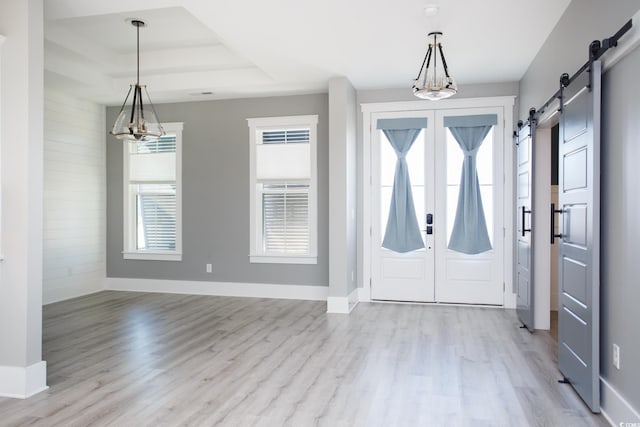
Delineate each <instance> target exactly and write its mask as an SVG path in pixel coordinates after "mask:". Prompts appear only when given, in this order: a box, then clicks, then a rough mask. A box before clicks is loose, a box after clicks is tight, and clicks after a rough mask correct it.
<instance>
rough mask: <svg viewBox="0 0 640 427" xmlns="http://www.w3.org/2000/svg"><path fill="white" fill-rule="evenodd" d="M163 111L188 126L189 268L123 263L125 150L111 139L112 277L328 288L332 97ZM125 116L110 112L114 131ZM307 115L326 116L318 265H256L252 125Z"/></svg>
mask: <svg viewBox="0 0 640 427" xmlns="http://www.w3.org/2000/svg"><path fill="white" fill-rule="evenodd" d="M156 110H157V112H158V115H159V117H160V119H161V120H162V121H164V122H184V130H183V138H182V139H183V173H182V179H183V181H182V189H183V202H182V215H183V228H182V231H183V234H182V245H183V256H182V261H180V262H175V261H139V260H124V259H122V254H121V251H122V247H123V246H122V143H121V142H120V141H119V140H116V139H115V138H113V137H109V138H108V141H107V277H127V278H149V279H173V280H194V281H213V282H238V283H274V284H294V285H313V286H327V285H328V283H329V265H328V227H329V225H328V217H329V214H328V118H327V115H328V99H327V95H326V94H320V95H304V96H290V97H276V98H255V99H237V100H224V101H202V102H189V103H176V104H160V105H156ZM117 112H118V108H115V107H110V108H108V109H107V127H109V126H110V125H111V124H113V122H114V120H115V116H116V114H117ZM306 114H317V115H318V263H317V265H290V264H251V263H249V257H248V255H249V127H248V126H247V120H246V119H247V118H251V117H273V116H290V115H306ZM207 263H211V264H213V272H212V273H206V270H205V265H206V264H207Z"/></svg>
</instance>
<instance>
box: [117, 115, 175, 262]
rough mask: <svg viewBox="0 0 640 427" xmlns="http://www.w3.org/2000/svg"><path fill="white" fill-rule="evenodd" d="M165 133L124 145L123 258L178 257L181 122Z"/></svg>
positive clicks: (165, 125)
mask: <svg viewBox="0 0 640 427" xmlns="http://www.w3.org/2000/svg"><path fill="white" fill-rule="evenodd" d="M163 126H164V127H165V130H166V131H167V135H166V136H163V137H160V138H159V139H157V140H155V141H144V142H133V143H128V144H127V146H126V147H125V153H126V158H125V160H126V164H125V167H126V170H125V179H126V180H127V181H128V189H129V190H128V193H129V194H128V195H127V197H125V250H124V254H125V258H131V259H160V260H180V259H181V255H180V251H181V244H180V228H181V224H180V202H179V200H180V196H179V189H180V182H179V181H180V178H181V176H180V175H181V174H180V158H181V155H180V151H179V150H180V143H179V142H180V141H181V136H182V132H181V131H182V124H180V123H178V124H164V125H163Z"/></svg>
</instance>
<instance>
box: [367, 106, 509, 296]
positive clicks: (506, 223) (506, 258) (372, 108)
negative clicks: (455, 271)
mask: <svg viewBox="0 0 640 427" xmlns="http://www.w3.org/2000/svg"><path fill="white" fill-rule="evenodd" d="M514 104H515V96H498V97H486V98H459V99H445V100H441V101H438V102H433V101H404V102H377V103H366V104H361V105H360V107H361V110H362V175H361V176H360V179H361V182H362V183H363V185H362V195H361V203H362V205H361V206H362V209H363V211H362V212H363V214H362V223H361V225H360V229H359V231H360V235H361V236H362V254H361V255H362V264H361V266H360V268H361V270H360V271H359V272H358V275H359V277H362V285H363V287H362V291H360V292H359V295H360V297H361V301H369V300H370V296H371V234H370V233H371V215H372V213H371V191H372V190H371V130H372V129H371V126H372V124H373V122H372V114H373V113H380V112H394V111H433V110H445V109H456V108H478V107H502V108H503V118H504V135H503V138H504V148H505V149H504V154H503V155H504V171H503V173H504V187H503V202H504V203H503V206H504V224H503V227H504V251H503V259H504V262H503V277H504V280H508V279H511V280H512V278H513V264H514V251H513V221H514V214H513V212H512V206H513V203H514V185H513V181H514V173H515V172H514V168H513V144H512V135H513V108H514ZM365 298H366V299H365ZM504 307H505V308H515V294H514V293H513V284H512V283H511V284H507V283H505V291H504Z"/></svg>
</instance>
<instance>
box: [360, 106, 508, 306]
mask: <svg viewBox="0 0 640 427" xmlns="http://www.w3.org/2000/svg"><path fill="white" fill-rule="evenodd" d="M481 114H496V115H497V123H499V124H500V126H493V127H492V129H491V131H490V132H489V133H488V134H487V136H486V138H485V139H484V141H483V142H482V145H481V146H480V148H479V149H478V151H477V155H476V159H477V162H476V164H477V172H478V182H479V184H480V189H481V194H482V203H483V209H484V215H485V218H486V223H487V231H488V234H489V238H490V240H491V247H492V248H491V249H490V250H488V251H486V252H483V253H480V254H476V255H468V254H465V253H460V252H456V251H454V250H451V249H448V245H449V239H450V237H451V233H452V229H453V224H454V219H455V216H456V207H457V203H458V194H459V189H460V179H461V173H462V165H463V160H464V157H465V155H464V154H463V152H462V150H461V148H460V146H459V145H458V143H457V142H456V139H455V138H454V137H453V135H452V133H451V131H450V130H449V129H448V128H445V127H444V119H445V117H452V116H474V115H481ZM418 116H421V117H426V118H427V121H428V126H427V128H426V129H423V130H422V132H421V133H420V135H419V136H418V138H417V140H416V141H415V142H414V145H413V146H412V147H411V149H410V150H409V152H408V153H407V157H406V159H407V164H408V168H409V175H410V180H411V185H412V190H413V191H412V194H413V199H414V202H415V206H416V217H417V220H418V224H419V226H420V228H421V230H422V237H423V240H424V245H425V248H424V249H419V250H415V251H412V252H408V253H397V252H393V251H391V250H388V249H385V248H383V247H382V241H383V238H384V233H385V228H386V222H387V218H388V212H389V204H390V200H391V192H392V186H393V178H394V169H395V162H396V155H395V153H394V151H393V149H392V148H391V146H390V143H389V141H388V140H387V139H386V137H385V135H384V133H383V132H382V131H380V130H377V129H375V127H376V125H375V122H376V120H378V119H382V118H400V117H418ZM372 118H373V128H374V129H373V130H372V133H371V135H372V137H371V139H372V140H371V153H372V159H371V160H372V163H371V170H372V176H371V186H372V198H371V199H372V222H371V224H372V229H371V243H372V248H371V251H372V267H371V269H372V271H371V298H372V299H373V300H388V301H412V302H441V303H461V304H489V305H502V304H503V283H502V251H503V225H502V224H503V197H502V184H503V168H502V165H503V132H504V131H503V126H502V123H503V118H502V112H501V110H500V109H487V108H482V109H456V110H438V111H428V112H404V113H380V114H378V115H375V114H374V115H373V116H372ZM429 222H430V223H429Z"/></svg>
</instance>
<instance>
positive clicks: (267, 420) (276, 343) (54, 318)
mask: <svg viewBox="0 0 640 427" xmlns="http://www.w3.org/2000/svg"><path fill="white" fill-rule="evenodd" d="M325 310H326V303H324V302H309V301H286V300H268V299H252V298H222V297H203V296H185V295H163V294H143V293H126V292H101V293H98V294H94V295H90V296H87V297H82V298H77V299H74V300H70V301H65V302H61V303H56V304H51V305H48V306H46V307H45V308H44V359H45V360H46V361H47V363H48V373H49V374H48V375H49V378H48V383H49V386H50V388H49V390H47V391H45V392H43V393H40V394H38V395H36V396H34V397H32V398H30V399H27V400H15V399H0V425H2V426H13V425H16V426H18V425H19V426H25V425H36V426H58V425H60V426H102V425H113V426H165V425H166V426H177V425H191V426H214V425H220V426H252V425H260V426H315V425H321V426H332V427H334V426H336V427H340V426H385V427H386V426H518V427H519V426H528V425H531V426H563V427H564V426H604V425H606V423H605V421H604V419H603V418H602V417H600V416H594V415H592V414H591V413H590V412H589V411H588V409H587V408H586V407H585V406H584V405H583V404H582V402H581V401H580V400H579V399H578V397H577V396H576V395H575V394H574V393H573V391H572V390H571V389H570V388H569V386H566V385H561V384H558V383H557V382H556V381H557V379H558V378H560V374H559V372H558V370H557V369H556V367H555V366H556V360H555V358H556V357H555V345H556V344H555V341H554V339H553V338H552V336H551V334H549V333H545V332H536V333H535V334H529V333H528V332H527V331H525V330H523V329H519V328H518V326H519V325H518V322H517V320H516V318H515V316H514V313H513V312H512V311H510V310H501V309H492V308H472V307H446V306H442V307H441V306H423V305H401V304H360V305H359V306H358V307H356V309H355V310H354V312H353V313H352V314H351V315H349V316H346V315H328V314H326V313H325Z"/></svg>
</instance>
